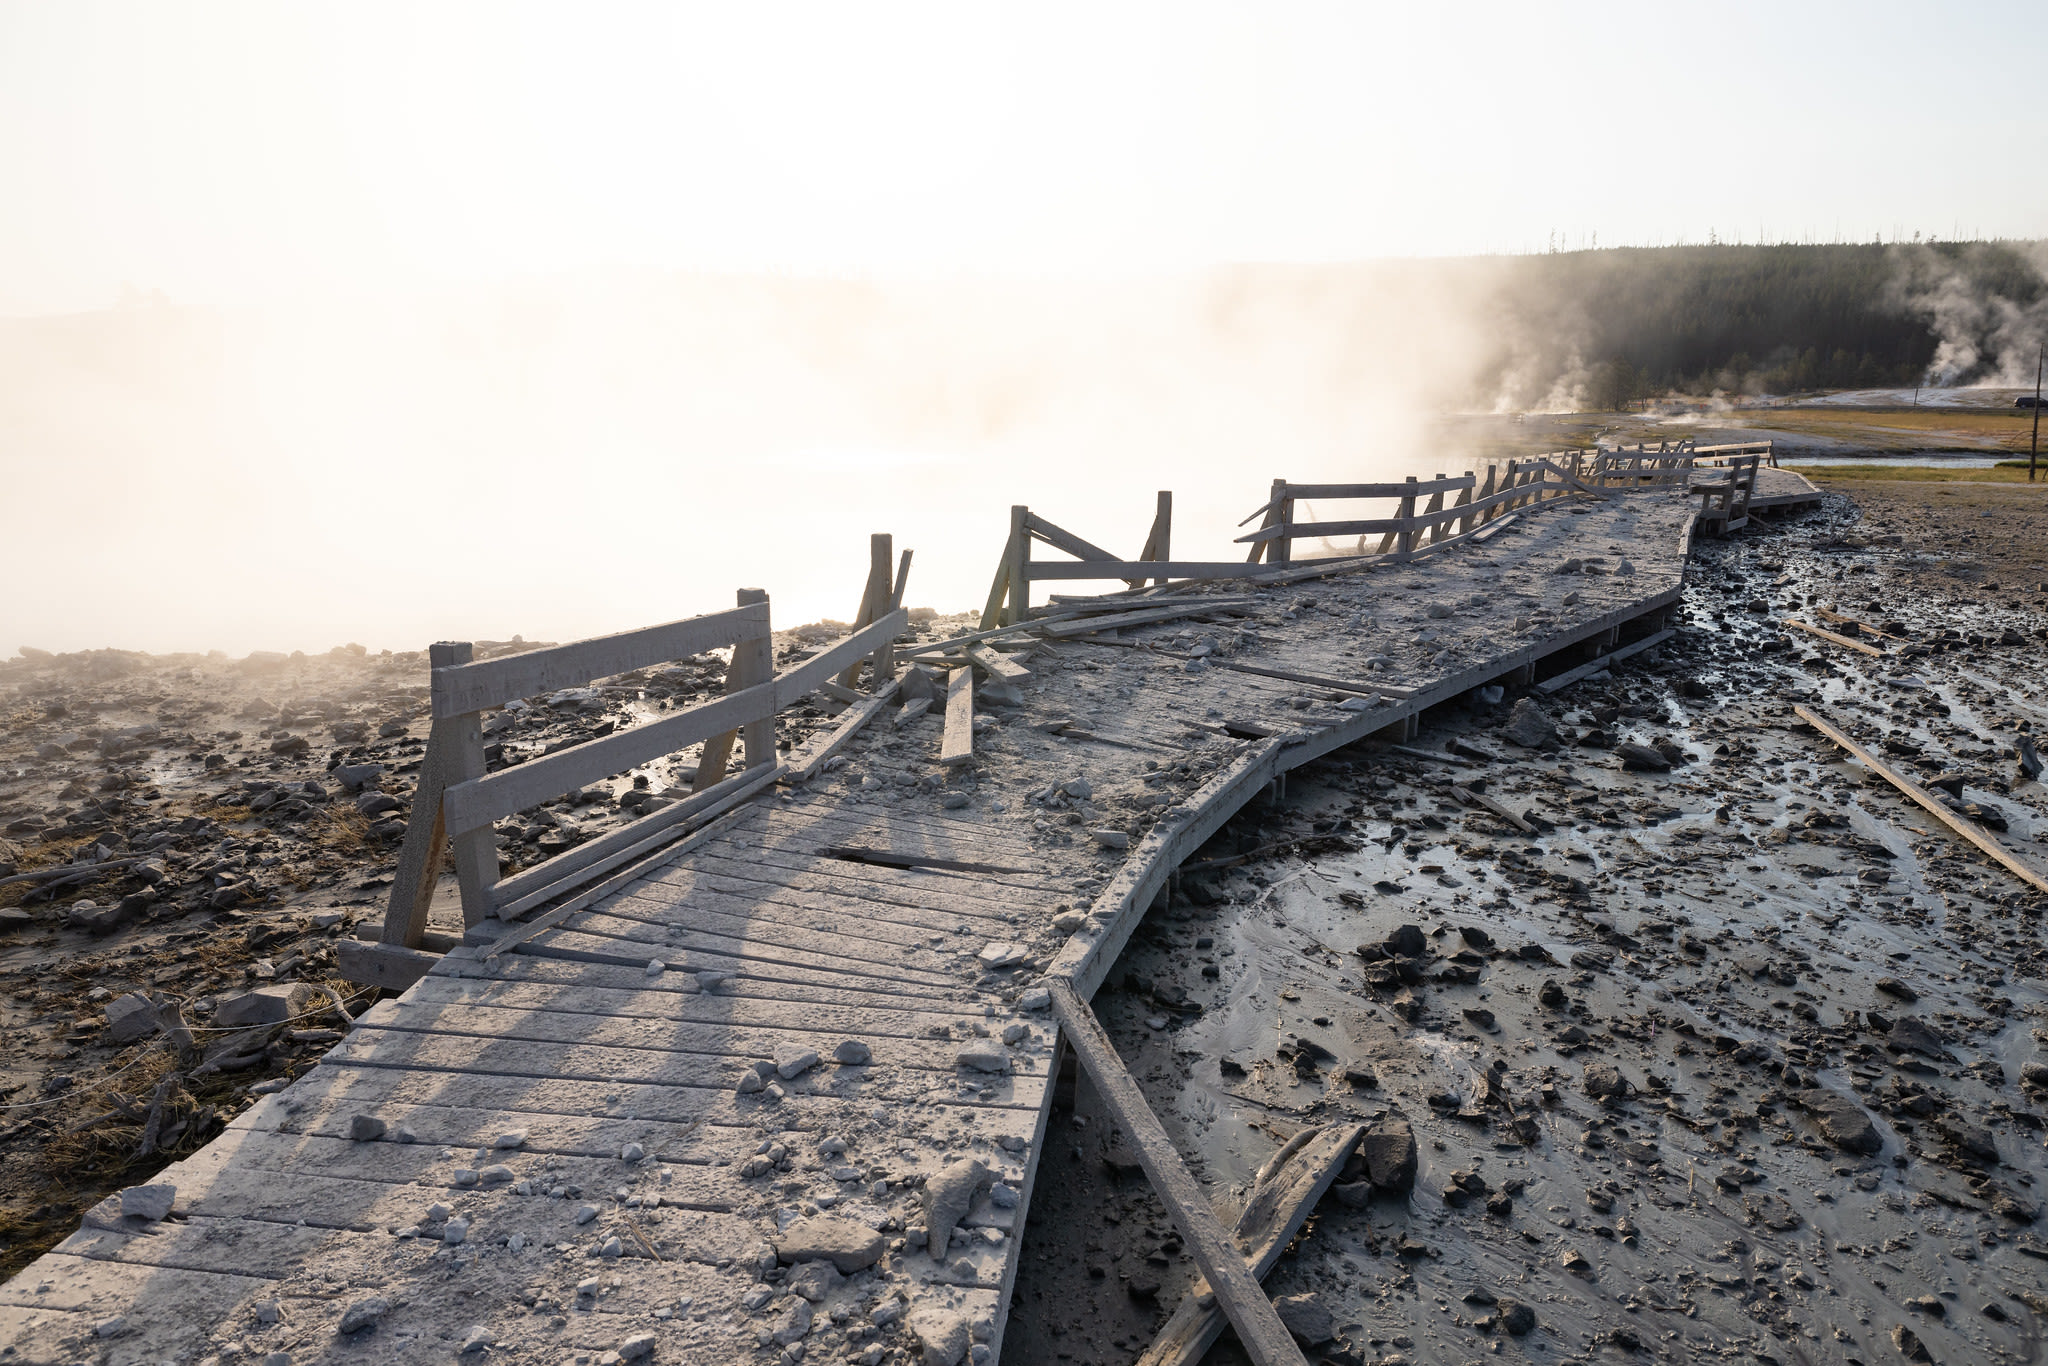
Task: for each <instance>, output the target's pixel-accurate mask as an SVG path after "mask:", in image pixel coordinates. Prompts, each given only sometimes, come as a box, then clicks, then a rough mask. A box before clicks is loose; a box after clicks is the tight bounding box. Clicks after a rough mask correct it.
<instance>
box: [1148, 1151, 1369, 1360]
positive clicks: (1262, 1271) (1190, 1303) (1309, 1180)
mask: <svg viewBox="0 0 2048 1366" xmlns="http://www.w3.org/2000/svg"><path fill="white" fill-rule="evenodd" d="M1364 1136H1365V1126H1364V1125H1363V1124H1350V1125H1342V1124H1339V1125H1331V1126H1330V1127H1328V1128H1326V1129H1321V1130H1303V1131H1302V1132H1301V1133H1299V1134H1296V1135H1295V1136H1294V1138H1293V1139H1290V1140H1289V1141H1288V1146H1289V1148H1292V1149H1294V1150H1293V1151H1292V1152H1286V1154H1285V1157H1284V1159H1283V1161H1282V1162H1281V1164H1280V1165H1279V1167H1278V1168H1277V1169H1276V1170H1275V1171H1274V1172H1272V1173H1271V1174H1270V1175H1268V1176H1265V1178H1264V1179H1263V1180H1261V1181H1260V1182H1259V1183H1258V1185H1257V1186H1256V1187H1255V1188H1254V1189H1253V1191H1252V1198H1251V1201H1250V1203H1248V1204H1247V1205H1246V1206H1245V1210H1244V1213H1243V1214H1241V1215H1239V1216H1238V1220H1237V1225H1236V1227H1235V1228H1233V1229H1232V1230H1231V1236H1232V1237H1233V1238H1234V1239H1235V1240H1236V1242H1237V1245H1238V1247H1239V1248H1241V1249H1243V1251H1244V1260H1245V1264H1246V1265H1247V1266H1248V1267H1249V1268H1250V1269H1251V1274H1252V1275H1253V1276H1254V1277H1255V1278H1257V1279H1258V1280H1262V1281H1263V1280H1264V1279H1266V1276H1267V1274H1268V1273H1269V1272H1271V1271H1272V1269H1273V1268H1274V1266H1275V1265H1277V1264H1278V1263H1279V1261H1280V1254H1281V1253H1282V1252H1284V1251H1286V1250H1287V1245H1288V1244H1289V1243H1291V1242H1293V1241H1294V1235H1295V1234H1297V1233H1299V1232H1301V1226H1302V1225H1303V1224H1305V1223H1307V1222H1308V1217H1309V1215H1310V1214H1312V1213H1314V1212H1315V1207H1316V1204H1317V1202H1319V1201H1320V1200H1321V1199H1322V1198H1323V1194H1324V1192H1326V1191H1328V1190H1329V1189H1330V1183H1331V1182H1333V1181H1335V1180H1336V1179H1337V1174H1338V1173H1339V1172H1341V1171H1343V1169H1344V1163H1345V1160H1346V1159H1347V1158H1349V1157H1350V1155H1351V1150H1352V1149H1353V1148H1356V1147H1357V1146H1358V1141H1359V1139H1361V1138H1362V1137H1364ZM1302 1140H1306V1141H1305V1142H1303V1141H1302ZM1297 1143H1299V1144H1300V1146H1299V1147H1298V1148H1297V1147H1295V1145H1296V1144H1297ZM1283 1151H1284V1150H1283ZM1228 1326H1229V1321H1228V1320H1227V1319H1225V1318H1224V1316H1223V1313H1222V1311H1221V1310H1219V1309H1218V1308H1217V1307H1216V1301H1215V1298H1214V1296H1213V1293H1212V1292H1211V1291H1210V1289H1209V1283H1208V1282H1207V1281H1206V1280H1202V1279H1199V1278H1198V1279H1197V1280H1196V1281H1195V1283H1194V1285H1193V1286H1192V1287H1190V1288H1189V1290H1188V1293H1187V1296H1186V1298H1184V1299H1183V1300H1181V1302H1180V1304H1179V1305H1178V1306H1177V1307H1176V1308H1175V1309H1174V1311H1173V1314H1172V1316H1171V1317H1170V1318H1168V1319H1167V1321H1166V1326H1165V1327H1164V1328H1162V1329H1160V1330H1159V1335H1158V1336H1157V1337H1155V1338H1154V1339H1153V1340H1152V1345H1151V1346H1150V1347H1149V1348H1147V1349H1146V1350H1145V1352H1144V1354H1143V1355H1142V1356H1140V1357H1139V1358H1138V1360H1137V1363H1136V1366H1197V1363H1199V1362H1200V1361H1201V1359H1202V1357H1203V1355H1204V1354H1205V1353H1207V1352H1208V1350H1209V1348H1210V1347H1212V1346H1214V1345H1215V1342H1216V1339H1217V1338H1219V1337H1221V1336H1223V1330H1224V1329H1225V1328H1226V1327H1228Z"/></svg>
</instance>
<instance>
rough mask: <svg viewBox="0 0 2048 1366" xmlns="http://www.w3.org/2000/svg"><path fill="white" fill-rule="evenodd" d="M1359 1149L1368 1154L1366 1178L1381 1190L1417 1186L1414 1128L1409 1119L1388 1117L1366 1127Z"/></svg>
mask: <svg viewBox="0 0 2048 1366" xmlns="http://www.w3.org/2000/svg"><path fill="white" fill-rule="evenodd" d="M1358 1151H1359V1154H1360V1156H1362V1157H1364V1158H1365V1172H1366V1177H1367V1179H1368V1180H1370V1181H1371V1182H1372V1184H1373V1185H1374V1186H1376V1187H1377V1188H1379V1189H1380V1190H1385V1191H1396V1192H1398V1191H1408V1190H1413V1189H1414V1188H1415V1171H1416V1167H1417V1165H1418V1158H1417V1154H1416V1151H1415V1130H1414V1129H1412V1128H1410V1127H1409V1125H1408V1121H1407V1120H1405V1119H1394V1118H1388V1119H1383V1120H1381V1121H1380V1122H1379V1123H1377V1124H1375V1125H1373V1126H1372V1128H1370V1129H1368V1130H1367V1131H1366V1135H1365V1138H1364V1140H1363V1141H1362V1142H1360V1144H1359V1145H1358Z"/></svg>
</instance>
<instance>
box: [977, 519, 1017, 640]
mask: <svg viewBox="0 0 2048 1366" xmlns="http://www.w3.org/2000/svg"><path fill="white" fill-rule="evenodd" d="M1010 560H1011V554H1010V543H1009V542H1007V541H1005V542H1004V543H1003V558H1002V559H1001V561H999V562H998V563H997V565H996V578H995V582H994V583H992V584H990V585H989V590H988V605H987V606H985V607H983V608H982V609H981V629H982V631H983V632H989V631H991V630H993V629H995V628H999V627H1000V626H1001V625H1002V619H1003V602H1004V600H1005V599H1006V598H1008V597H1009V594H1010Z"/></svg>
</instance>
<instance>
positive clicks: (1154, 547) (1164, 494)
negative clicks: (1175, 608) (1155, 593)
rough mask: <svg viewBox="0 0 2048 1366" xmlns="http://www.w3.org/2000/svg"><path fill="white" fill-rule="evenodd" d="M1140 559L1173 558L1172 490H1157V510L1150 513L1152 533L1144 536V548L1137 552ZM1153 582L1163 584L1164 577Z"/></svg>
mask: <svg viewBox="0 0 2048 1366" xmlns="http://www.w3.org/2000/svg"><path fill="white" fill-rule="evenodd" d="M1138 558H1139V559H1141V560H1170V559H1172V558H1173V491H1172V490H1171V489H1161V490H1159V504H1158V510H1157V511H1155V512H1154V513H1153V514H1152V534H1151V535H1149V536H1147V537H1146V538H1145V548H1144V549H1143V550H1140V551H1139V552H1138ZM1152 582H1153V583H1154V584H1160V585H1163V584H1165V582H1166V580H1165V579H1154V580H1153V581H1152Z"/></svg>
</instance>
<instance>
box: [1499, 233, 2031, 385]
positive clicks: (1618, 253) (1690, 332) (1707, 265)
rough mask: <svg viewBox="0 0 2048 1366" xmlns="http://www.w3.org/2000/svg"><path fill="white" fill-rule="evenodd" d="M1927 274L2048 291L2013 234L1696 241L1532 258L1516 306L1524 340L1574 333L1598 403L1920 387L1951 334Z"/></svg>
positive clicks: (1944, 281) (1985, 286) (1958, 284)
mask: <svg viewBox="0 0 2048 1366" xmlns="http://www.w3.org/2000/svg"><path fill="white" fill-rule="evenodd" d="M1909 252H1910V253H1927V254H1929V255H1916V256H1911V257H1909V256H1907V255H1906V254H1905V253H1909ZM1929 279H1938V280H1939V281H1940V285H1941V287H1942V288H1944V289H1947V290H1950V291H1962V292H1965V293H1968V294H1971V295H1973V296H1974V297H1978V298H1983V297H1988V296H1991V295H1997V296H2001V297H2003V298H2005V299H2008V300H2011V301H2012V302H2013V303H2015V304H2017V305H2020V306H2022V307H2031V306H2032V305H2034V304H2035V303H2037V302H2038V301H2040V300H2041V298H2042V297H2043V294H2044V288H2043V280H2042V277H2041V274H2040V272H2039V271H2038V270H2037V268H2036V266H2035V265H2034V263H2033V261H2032V260H2030V259H2029V254H2028V252H2027V251H2026V250H2023V249H2022V247H2020V246H2012V245H2007V244H2003V243H1982V242H1978V243H1939V244H1929V245H1927V246H1914V247H1911V248H1905V247H1901V246H1898V245H1896V244H1894V245H1891V246H1879V245H1874V244H1872V245H1856V246H1697V247H1666V248H1621V249H1610V250H1607V251H1586V252H1572V253H1562V254H1556V255H1543V256H1533V257H1526V258H1522V259H1521V260H1519V261H1518V262H1516V270H1515V271H1514V278H1513V279H1512V281H1511V282H1510V284H1509V286H1508V288H1507V291H1506V298H1505V299H1504V303H1505V304H1506V305H1507V307H1508V308H1509V309H1510V310H1511V311H1512V312H1513V313H1514V314H1516V315H1519V316H1518V318H1517V321H1518V322H1519V323H1520V329H1519V330H1520V331H1521V333H1522V335H1523V336H1525V337H1534V336H1540V335H1541V329H1543V328H1544V327H1546V326H1549V327H1552V328H1555V329H1558V331H1559V332H1560V335H1568V336H1569V338H1570V342H1571V345H1572V346H1573V347H1574V348H1575V349H1576V351H1577V353H1578V355H1579V358H1580V360H1581V363H1582V364H1584V365H1585V366H1586V367H1587V375H1586V383H1587V401H1589V402H1591V403H1593V404H1595V405H1597V406H1598V407H1601V408H1613V409H1620V408H1624V407H1626V406H1628V405H1629V404H1631V403H1634V402H1636V401H1638V400H1640V399H1643V398H1646V397H1648V396H1650V395H1654V394H1659V393H1664V392H1667V391H1670V390H1674V389H1675V390H1679V391H1681V392H1690V393H1706V392H1711V391H1713V390H1715V389H1723V390H1731V391H1751V392H1758V391H1762V392H1771V393H1794V392H1798V391H1801V390H1812V389H1845V388H1876V387H1880V386H1894V385H1911V384H1914V383H1916V382H1918V381H1919V380H1920V379H1921V377H1922V376H1923V375H1924V374H1925V373H1926V371H1927V367H1928V364H1929V362H1930V361H1932V360H1933V359H1934V356H1935V350H1936V347H1937V346H1938V345H1939V343H1940V340H1941V339H1940V337H1939V335H1938V334H1937V331H1936V328H1935V325H1934V321H1933V315H1934V309H1933V305H1932V303H1931V301H1930V298H1929V297H1928V296H1927V295H1926V294H1924V293H1921V292H1916V291H1924V290H1926V289H1928V288H1929V287H1928V286H1927V285H1926V284H1925V282H1926V281H1927V280H1929ZM1916 282H1918V283H1916Z"/></svg>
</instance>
